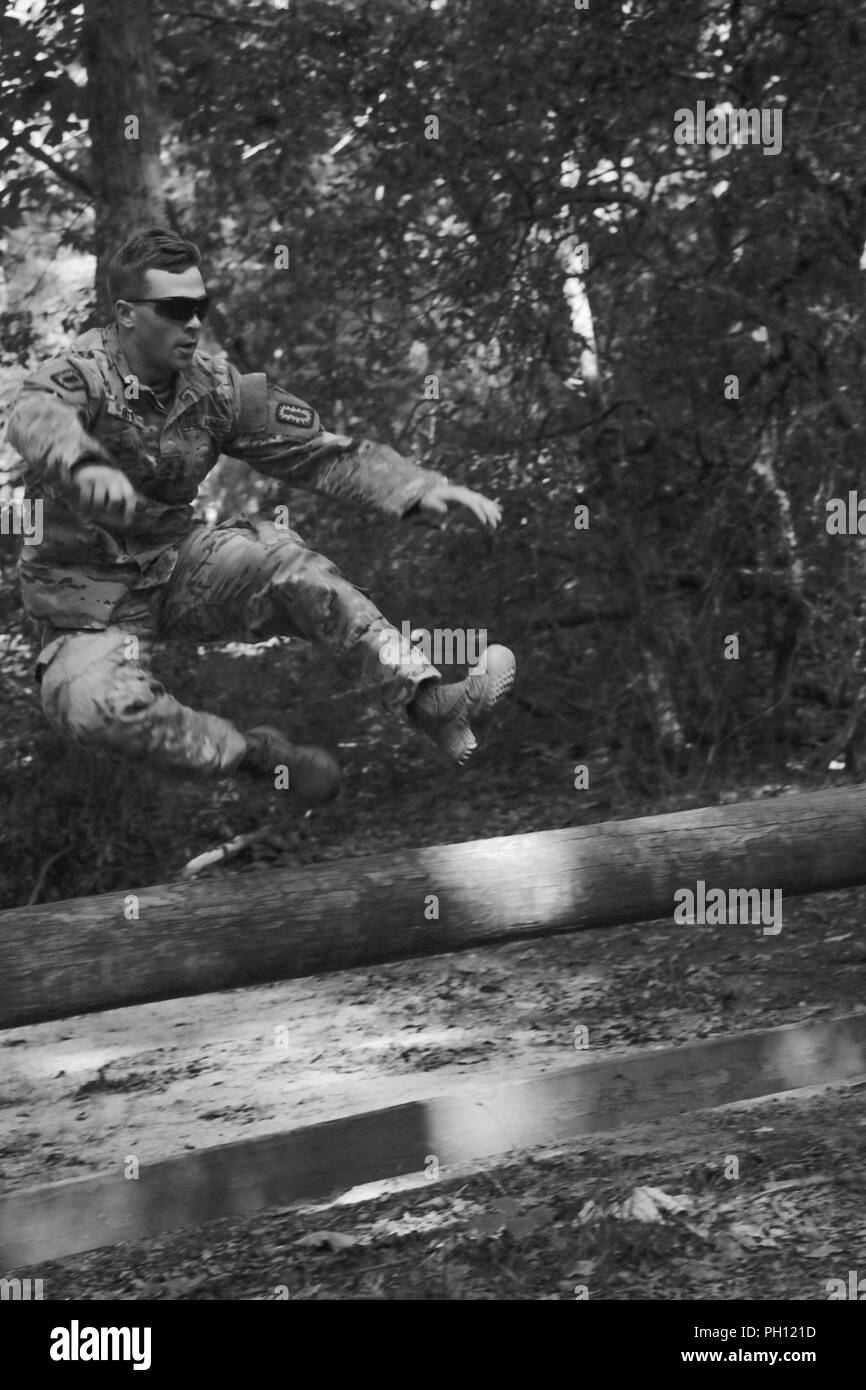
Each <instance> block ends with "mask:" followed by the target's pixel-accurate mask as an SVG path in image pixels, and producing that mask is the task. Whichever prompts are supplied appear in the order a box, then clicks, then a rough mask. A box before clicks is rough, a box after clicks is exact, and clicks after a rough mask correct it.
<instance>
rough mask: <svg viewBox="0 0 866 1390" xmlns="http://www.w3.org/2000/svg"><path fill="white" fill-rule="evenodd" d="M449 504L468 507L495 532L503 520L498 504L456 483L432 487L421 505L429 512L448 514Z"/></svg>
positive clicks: (483, 524)
mask: <svg viewBox="0 0 866 1390" xmlns="http://www.w3.org/2000/svg"><path fill="white" fill-rule="evenodd" d="M449 502H457V503H459V504H460V506H462V507H468V508H469V510H470V512H472V513H473V515H474V516H476V517H477V518H478V520H479V521H480V522H481V524H482V526H489V527H490V529H491V531H495V530H496V527H497V526H498V525H499V523H500V521H501V520H502V508H501V507H500V505H499V503H498V502H494V501H493V500H492V498H490V497H485V496H484V495H483V493H481V492H473V491H472V488H469V487H459V486H458V485H457V484H456V483H440V484H439V485H438V486H437V487H432V488H431V489H430V491H429V492H428V493H426V495H425V496H424V497H422V498H421V502H420V504H419V505H420V506H421V507H423V508H424V510H425V511H428V512H446V511H447V510H448V503H449Z"/></svg>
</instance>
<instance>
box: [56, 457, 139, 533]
mask: <svg viewBox="0 0 866 1390" xmlns="http://www.w3.org/2000/svg"><path fill="white" fill-rule="evenodd" d="M72 482H73V485H74V486H75V487H76V488H77V489H78V501H79V504H80V506H81V510H82V512H83V513H84V515H85V516H88V517H92V518H94V519H96V518H98V517H101V518H103V519H104V520H107V521H113V522H114V523H115V525H121V526H128V525H129V524H130V522H131V521H132V518H133V516H134V515H135V505H136V502H137V501H138V494H137V493H136V491H135V488H134V487H133V486H132V483H131V482H130V481H129V479H128V478H127V476H126V474H125V473H121V471H120V469H119V468H112V467H111V465H110V464H107V463H85V464H82V465H81V467H79V468H76V470H75V472H74V474H73V475H72Z"/></svg>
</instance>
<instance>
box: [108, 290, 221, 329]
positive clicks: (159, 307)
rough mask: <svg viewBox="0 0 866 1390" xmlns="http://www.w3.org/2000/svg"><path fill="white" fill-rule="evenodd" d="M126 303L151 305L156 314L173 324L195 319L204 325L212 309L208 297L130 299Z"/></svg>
mask: <svg viewBox="0 0 866 1390" xmlns="http://www.w3.org/2000/svg"><path fill="white" fill-rule="evenodd" d="M126 302H127V304H150V305H151V306H152V308H153V312H154V313H155V314H158V315H159V317H160V318H161V319H169V320H170V321H171V322H172V323H189V321H190V319H191V318H193V317H196V318H198V319H200V320H201V321H202V323H204V320H205V319H206V318H207V314H208V309H209V308H210V300H209V299H208V297H207V295H205V297H204V298H203V299H183V298H181V297H180V296H179V295H178V296H176V297H174V298H171V299H128V300H127V301H126Z"/></svg>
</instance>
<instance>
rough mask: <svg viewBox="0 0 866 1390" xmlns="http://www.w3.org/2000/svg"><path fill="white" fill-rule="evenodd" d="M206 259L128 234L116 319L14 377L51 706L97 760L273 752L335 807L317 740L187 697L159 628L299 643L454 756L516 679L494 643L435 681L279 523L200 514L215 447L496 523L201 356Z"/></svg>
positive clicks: (282, 469) (260, 463) (341, 489)
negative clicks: (168, 678) (37, 514)
mask: <svg viewBox="0 0 866 1390" xmlns="http://www.w3.org/2000/svg"><path fill="white" fill-rule="evenodd" d="M200 266H201V255H200V253H199V250H198V248H197V247H196V246H195V245H193V243H192V242H189V241H186V240H184V239H183V238H181V237H179V236H177V235H175V234H174V233H173V232H169V231H165V230H163V229H162V228H152V229H151V230H149V231H146V232H143V233H142V234H141V235H139V236H134V237H132V238H131V239H130V240H129V241H127V242H125V243H124V245H123V246H121V247H120V249H119V250H118V251H117V252H116V253H115V255H114V256H113V258H112V260H111V262H110V264H109V271H108V277H109V289H110V293H111V299H112V303H113V304H114V312H115V322H114V323H113V324H111V325H110V326H108V327H106V328H103V329H93V330H91V331H90V332H88V333H85V334H84V335H83V336H82V337H79V338H77V339H76V340H75V341H74V342H73V344H72V345H71V347H70V348H69V349H68V351H67V352H65V353H64V354H63V355H62V356H60V357H57V358H54V359H52V360H51V361H50V362H47V363H46V364H45V365H44V366H43V367H41V368H40V369H39V370H38V371H36V372H35V373H34V374H33V375H32V376H30V377H28V378H27V380H26V381H25V382H24V386H23V389H22V391H21V394H20V396H19V397H18V399H17V401H16V403H15V407H14V409H13V411H12V415H11V418H10V422H9V439H10V441H11V443H12V444H13V445H14V447H15V448H16V449H17V450H18V451H19V453H20V454H21V455H22V457H23V459H24V461H25V469H24V477H25V483H26V496H27V498H29V499H31V500H34V501H35V500H40V499H41V501H42V503H43V540H42V543H41V545H39V546H35V545H34V546H27V547H25V550H24V553H23V555H22V558H21V563H20V577H21V588H22V596H23V600H24V606H25V608H26V610H27V612H28V614H29V616H30V618H31V619H32V621H33V622H34V624H35V625H36V628H37V632H38V640H39V655H38V658H37V667H36V678H37V680H38V681H39V682H40V686H41V695H42V704H43V708H44V710H45V713H46V715H47V716H48V719H49V720H50V721H51V723H52V724H53V725H54V726H55V727H56V728H58V729H59V730H61V731H62V732H63V733H64V734H66V735H68V736H69V737H71V738H73V739H75V740H76V741H77V742H79V743H83V744H89V745H94V746H98V747H99V748H101V749H102V750H103V751H105V752H106V753H108V754H109V756H113V757H120V758H127V759H143V758H147V759H148V760H149V761H150V762H151V763H153V764H154V765H156V766H159V767H162V768H164V769H166V770H173V771H175V772H177V773H182V774H183V773H185V774H190V775H200V776H216V777H220V776H225V775H228V774H234V773H238V772H248V773H252V774H254V775H259V776H268V777H273V775H274V770H275V768H276V767H278V766H281V765H284V766H285V767H287V768H288V770H289V786H290V787H291V788H292V789H293V790H294V792H295V794H296V795H297V797H298V798H299V800H301V801H302V802H304V803H306V804H315V803H317V802H321V801H327V800H329V799H330V798H331V797H333V796H335V795H336V794H337V791H338V790H339V784H340V771H339V767H338V765H337V763H336V761H335V760H334V758H333V757H332V756H331V755H330V754H329V753H327V752H325V750H324V749H321V748H317V747H312V746H299V745H296V744H292V743H291V742H290V741H289V740H288V739H287V738H286V737H285V735H284V734H283V733H281V732H280V731H279V730H277V729H273V728H270V727H258V728H253V729H249V730H247V731H245V732H241V731H240V730H239V729H237V728H236V727H235V725H234V724H232V723H230V722H229V720H227V719H221V718H219V717H217V716H216V715H213V714H207V713H204V712H202V711H199V710H194V709H190V708H188V707H187V706H185V705H183V704H181V703H180V702H179V701H178V700H176V699H175V698H174V697H173V696H172V695H171V694H170V693H169V692H168V691H167V690H166V689H165V687H164V686H163V685H162V684H161V683H160V682H159V681H158V680H157V679H156V678H155V676H154V675H153V673H152V670H151V664H150V657H151V652H152V646H153V641H154V639H156V638H186V639H188V640H191V641H195V642H203V641H217V640H224V641H230V640H236V641H258V640H262V639H264V638H266V637H268V636H273V635H275V634H286V635H299V636H302V637H306V638H308V639H310V640H312V641H313V642H315V643H317V644H318V645H319V646H320V647H321V648H323V649H324V650H325V651H327V652H328V653H329V654H330V656H331V657H332V658H333V660H334V662H335V663H336V665H337V667H338V668H339V670H340V671H341V672H342V674H343V675H344V676H345V677H348V678H350V679H356V680H358V681H359V682H360V683H361V685H362V686H363V687H364V688H365V689H367V690H369V691H371V692H376V693H378V695H379V697H380V698H381V700H382V702H383V704H384V706H385V708H386V709H388V710H389V711H391V712H392V713H395V714H399V713H400V712H401V711H405V713H406V716H407V718H408V719H409V721H410V723H411V724H413V725H414V727H416V728H417V729H419V730H421V731H422V732H423V733H425V734H427V735H428V736H429V737H430V738H431V739H432V740H433V742H434V743H436V744H437V745H438V747H439V748H440V749H441V750H442V751H443V752H444V753H445V755H446V756H447V757H448V758H449V759H451V760H452V761H454V762H456V763H462V762H463V761H465V759H466V758H467V757H468V756H469V754H470V753H471V752H472V751H473V749H474V748H475V747H476V740H475V736H474V734H473V731H472V727H471V725H472V723H473V722H476V723H477V722H479V721H481V720H483V719H484V717H485V716H486V715H487V714H489V712H490V710H491V709H492V708H493V707H494V705H495V704H496V703H497V702H498V701H499V700H500V699H501V698H502V696H503V695H505V694H506V693H507V691H508V690H509V689H510V687H511V684H512V682H513V679H514V672H515V661H514V656H513V655H512V653H511V652H510V651H509V650H508V649H507V648H505V647H497V646H494V647H490V648H488V650H487V651H486V652H485V653H484V654H483V657H482V659H481V661H480V663H479V665H478V666H477V667H475V668H474V669H473V670H472V671H470V673H469V675H468V676H467V677H466V679H465V680H463V681H460V682H457V683H454V684H447V685H446V684H444V683H443V682H442V679H441V675H440V673H439V671H438V670H437V669H436V668H435V667H434V666H432V665H431V664H429V662H427V661H426V660H423V659H421V660H419V652H418V649H417V648H412V647H411V646H410V645H409V644H408V643H407V641H406V640H405V638H404V637H402V636H401V635H400V633H399V632H397V630H396V629H395V628H394V627H393V626H392V625H391V624H390V623H389V622H388V621H387V620H386V619H385V618H384V617H383V616H382V614H381V613H380V612H379V610H378V609H377V608H376V607H375V605H374V604H373V603H372V602H371V601H370V600H369V599H368V598H367V597H365V596H364V594H362V593H360V592H359V590H358V589H356V588H354V587H353V586H352V585H351V584H349V583H348V581H347V580H346V579H344V577H343V576H342V574H341V573H340V572H339V570H338V569H337V568H336V567H335V566H334V565H333V564H332V563H331V562H330V561H329V560H327V559H326V558H325V557H324V556H322V555H318V554H316V553H315V552H314V551H312V550H309V549H308V548H307V546H306V545H305V544H304V542H303V541H302V539H301V537H300V536H298V535H297V534H295V533H294V532H293V531H289V530H287V529H280V528H279V527H277V526H275V525H274V524H273V523H271V522H268V521H262V520H259V519H258V518H256V517H247V516H245V515H244V514H243V513H241V514H240V515H237V516H234V517H232V518H231V519H230V520H228V521H225V522H223V523H222V524H221V525H219V526H216V527H214V528H211V527H208V526H206V525H205V524H204V523H203V522H202V521H200V520H198V519H196V518H195V517H194V516H193V513H192V506H191V504H192V502H193V500H194V498H195V496H196V493H197V490H198V486H199V484H200V483H201V481H202V480H203V479H204V478H205V476H206V475H207V474H208V473H209V472H210V470H211V468H212V467H213V466H214V464H215V463H216V461H217V458H218V457H219V455H220V454H221V453H226V454H229V455H230V456H231V457H233V458H239V459H244V460H245V461H246V462H247V463H249V464H251V465H252V466H253V467H255V468H257V469H258V470H259V471H260V472H262V473H266V474H268V475H270V476H272V477H275V478H279V479H280V480H281V481H283V482H285V483H287V484H289V485H291V486H292V487H301V488H302V487H308V488H311V489H315V490H317V491H320V492H323V493H325V494H327V495H328V496H331V497H338V498H342V499H344V500H346V501H348V502H354V503H359V504H371V505H373V506H375V507H377V508H378V509H379V511H380V512H383V513H384V514H385V515H387V516H401V517H402V516H407V515H409V514H410V513H411V512H415V511H417V510H418V509H426V510H429V511H432V512H437V513H438V512H445V511H446V510H447V507H448V504H449V503H460V504H462V505H464V506H466V507H468V508H469V510H470V511H472V512H473V513H474V515H475V516H476V517H477V518H478V519H479V521H480V522H481V523H482V524H483V525H485V526H489V527H491V528H494V527H495V526H496V525H497V523H498V522H499V519H500V510H499V507H498V505H497V504H496V503H495V502H492V501H491V500H490V499H488V498H486V497H483V496H482V495H481V494H480V493H478V492H473V491H471V490H470V489H469V488H464V487H457V486H455V485H453V484H451V483H449V481H448V480H447V478H445V477H443V476H442V475H441V474H440V473H434V472H431V471H430V470H428V469H423V468H418V467H416V466H415V465H414V464H412V463H410V462H409V461H408V460H406V459H404V458H402V457H401V456H400V455H399V454H397V453H396V452H395V451H394V450H393V449H391V448H389V447H388V446H387V445H382V444H374V443H371V442H370V441H368V440H362V441H360V442H359V441H356V440H353V439H350V438H348V437H346V436H345V435H339V434H330V433H328V432H327V431H326V430H324V429H323V428H322V426H321V424H320V422H319V418H318V416H317V414H316V412H315V411H314V410H313V409H312V408H311V407H310V406H308V405H306V404H305V403H304V402H303V401H301V400H299V399H298V398H297V397H296V396H292V395H290V394H289V393H288V392H287V391H284V390H283V389H282V387H280V386H277V385H275V384H274V383H272V382H269V381H268V380H267V379H266V377H265V376H264V374H262V373H252V374H248V375H241V373H239V372H238V371H237V370H236V369H235V368H234V367H232V366H231V365H229V364H228V363H227V362H225V361H222V360H219V359H216V358H213V357H210V356H208V355H207V354H205V353H204V352H201V351H199V349H198V339H199V334H200V332H201V326H202V323H203V321H204V319H205V316H206V314H207V310H208V298H207V294H206V290H205V284H204V280H203V279H202V274H201V270H200Z"/></svg>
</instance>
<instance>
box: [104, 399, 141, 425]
mask: <svg viewBox="0 0 866 1390" xmlns="http://www.w3.org/2000/svg"><path fill="white" fill-rule="evenodd" d="M105 411H106V414H107V415H114V416H115V418H116V419H118V420H128V421H129V423H130V424H131V425H138V427H139V429H144V416H143V415H136V413H135V411H134V410H130V408H129V406H128V405H121V404H120V403H119V401H117V400H115V398H114V396H106V398H105Z"/></svg>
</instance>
